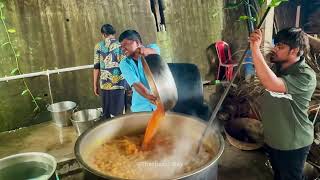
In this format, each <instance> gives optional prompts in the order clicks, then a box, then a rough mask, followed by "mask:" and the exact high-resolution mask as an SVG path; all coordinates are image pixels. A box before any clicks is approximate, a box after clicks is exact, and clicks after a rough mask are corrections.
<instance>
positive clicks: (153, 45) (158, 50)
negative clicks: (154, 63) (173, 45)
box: [146, 44, 160, 55]
mask: <svg viewBox="0 0 320 180" xmlns="http://www.w3.org/2000/svg"><path fill="white" fill-rule="evenodd" d="M146 47H147V48H152V49H154V50H155V51H156V53H157V54H158V55H160V48H159V46H158V45H157V44H149V45H147V46H146Z"/></svg>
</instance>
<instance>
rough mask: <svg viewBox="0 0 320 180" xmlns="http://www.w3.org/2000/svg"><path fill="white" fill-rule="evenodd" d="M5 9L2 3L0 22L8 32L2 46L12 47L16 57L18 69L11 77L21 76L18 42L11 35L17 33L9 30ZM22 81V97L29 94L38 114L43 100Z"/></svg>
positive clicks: (12, 72)
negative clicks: (23, 88)
mask: <svg viewBox="0 0 320 180" xmlns="http://www.w3.org/2000/svg"><path fill="white" fill-rule="evenodd" d="M4 7H5V5H4V3H3V2H0V22H1V24H2V27H3V28H4V32H6V38H7V39H6V42H4V43H3V44H1V47H3V46H6V45H8V46H9V47H10V50H11V52H12V54H13V56H14V59H15V63H16V67H15V68H14V69H13V70H12V71H11V72H10V74H11V75H16V74H19V75H21V74H22V72H21V70H20V67H19V62H18V58H19V57H20V53H19V52H18V51H17V50H16V49H17V48H16V43H17V41H13V40H12V39H11V36H10V35H13V34H15V33H16V32H17V31H16V29H14V28H9V29H8V28H7V24H6V22H5V19H6V18H5V16H4V15H3V9H4ZM22 81H23V85H24V87H25V90H24V91H22V93H21V95H22V96H25V95H27V94H29V95H30V96H31V98H32V102H33V103H34V104H35V108H34V112H38V111H39V110H40V107H39V105H38V102H37V101H39V100H41V99H42V98H41V97H34V95H33V94H32V93H31V91H30V88H29V86H28V84H27V82H26V81H25V79H22Z"/></svg>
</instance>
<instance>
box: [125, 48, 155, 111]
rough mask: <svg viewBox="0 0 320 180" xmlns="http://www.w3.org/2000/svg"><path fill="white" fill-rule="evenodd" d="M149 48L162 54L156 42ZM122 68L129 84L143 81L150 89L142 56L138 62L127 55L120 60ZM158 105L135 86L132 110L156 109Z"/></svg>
mask: <svg viewBox="0 0 320 180" xmlns="http://www.w3.org/2000/svg"><path fill="white" fill-rule="evenodd" d="M146 47H147V48H152V49H154V50H155V51H156V52H157V54H160V48H159V47H158V45H156V44H150V45H148V46H146ZM120 70H121V72H122V75H123V77H124V78H125V79H126V80H127V82H128V84H129V85H130V86H132V85H133V84H134V83H139V82H141V83H142V84H143V85H144V86H145V87H146V88H148V89H149V90H150V87H149V84H148V80H147V78H146V76H145V74H144V71H143V66H142V62H141V58H139V59H138V64H136V62H135V60H134V59H132V58H131V57H127V58H125V59H123V60H122V61H121V62H120ZM155 109H156V106H155V105H154V104H152V103H151V102H150V101H149V100H148V99H146V98H144V97H143V96H141V95H140V94H139V93H138V92H137V91H136V90H135V89H134V88H133V94H132V105H131V111H132V112H145V111H154V110H155Z"/></svg>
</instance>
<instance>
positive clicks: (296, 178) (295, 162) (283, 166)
mask: <svg viewBox="0 0 320 180" xmlns="http://www.w3.org/2000/svg"><path fill="white" fill-rule="evenodd" d="M309 150H310V146H306V147H303V148H300V149H296V150H288V151H281V150H277V149H273V148H271V147H267V151H268V154H269V158H270V162H271V166H272V169H273V171H274V180H303V179H304V177H303V167H304V163H305V162H306V159H307V156H308V153H309Z"/></svg>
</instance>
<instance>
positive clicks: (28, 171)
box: [0, 152, 58, 180]
mask: <svg viewBox="0 0 320 180" xmlns="http://www.w3.org/2000/svg"><path fill="white" fill-rule="evenodd" d="M56 167H57V162H56V160H55V158H54V157H53V156H51V155H49V154H46V153H40V152H29V153H21V154H15V155H12V156H8V157H5V158H3V159H0V179H3V180H22V179H30V180H31V179H37V180H56V179H58V178H57V175H56V173H55V170H56Z"/></svg>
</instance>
